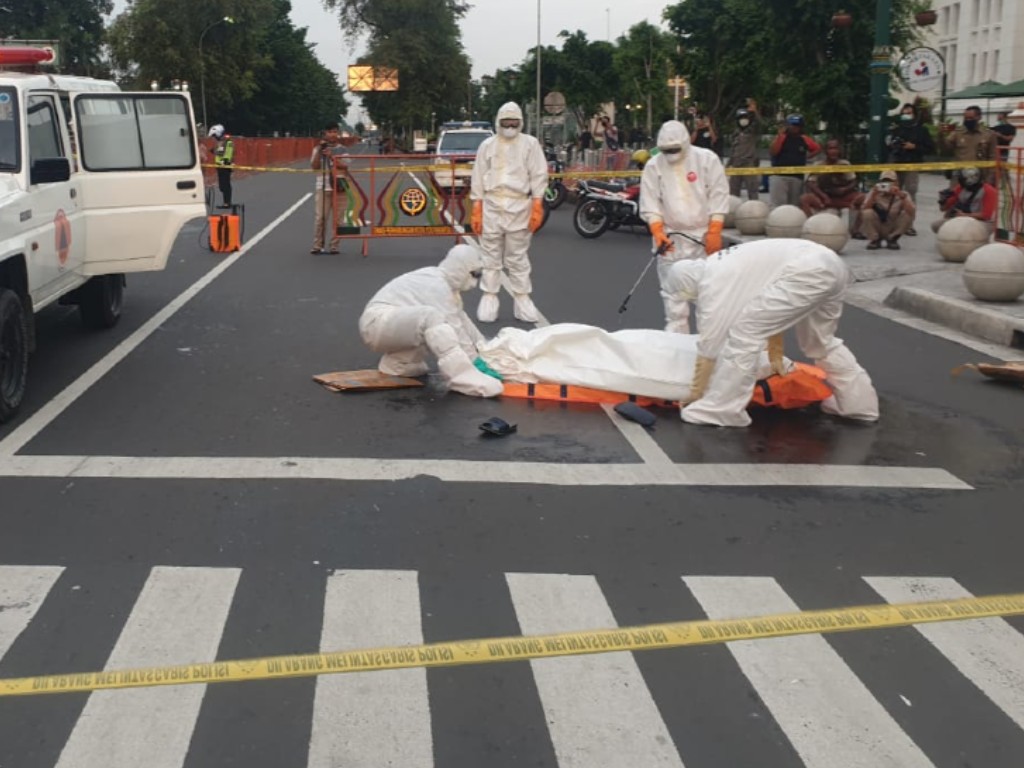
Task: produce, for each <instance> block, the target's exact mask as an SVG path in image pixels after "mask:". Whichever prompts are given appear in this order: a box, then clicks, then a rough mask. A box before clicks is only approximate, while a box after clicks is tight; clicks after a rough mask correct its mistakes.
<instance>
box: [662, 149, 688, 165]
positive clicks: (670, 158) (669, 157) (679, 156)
mask: <svg viewBox="0 0 1024 768" xmlns="http://www.w3.org/2000/svg"><path fill="white" fill-rule="evenodd" d="M664 154H665V159H666V160H668V161H669V162H670V163H672V164H673V165H675V164H676V163H679V162H682V160H683V157H684V156H685V155H684V153H682V152H676V153H675V154H674V155H670V154H668V153H664Z"/></svg>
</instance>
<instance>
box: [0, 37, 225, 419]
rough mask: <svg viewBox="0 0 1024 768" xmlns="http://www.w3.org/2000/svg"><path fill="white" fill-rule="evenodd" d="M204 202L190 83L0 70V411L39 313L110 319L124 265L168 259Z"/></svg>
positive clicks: (23, 366) (14, 396) (128, 268)
mask: <svg viewBox="0 0 1024 768" xmlns="http://www.w3.org/2000/svg"><path fill="white" fill-rule="evenodd" d="M26 50H27V49H26ZM13 55H14V54H13V53H12V52H11V51H10V50H9V51H8V52H6V54H5V63H9V62H10V61H11V58H12V56H13ZM205 213H206V209H205V205H204V200H203V178H202V172H201V169H200V161H199V150H198V143H197V137H196V134H195V120H194V117H193V113H192V104H191V102H190V100H189V97H188V94H187V93H181V92H167V93H162V92H157V93H154V92H149V91H147V92H141V93H127V92H121V91H120V90H119V89H118V86H117V85H116V84H115V83H113V82H109V81H103V80H94V79H91V78H78V77H68V76H61V75H50V74H39V73H23V72H6V71H3V72H0V422H3V421H6V420H7V419H10V418H11V417H12V416H13V415H14V414H15V412H16V411H17V410H18V406H19V405H20V404H21V401H22V398H23V396H24V393H25V389H26V382H27V376H28V356H29V353H30V352H31V351H32V350H33V349H34V348H35V313H36V312H38V311H39V310H40V309H42V308H44V307H46V306H48V305H50V304H53V303H55V302H60V303H63V304H77V305H78V308H79V312H80V314H81V317H82V320H83V322H84V323H85V324H86V325H87V326H90V327H96V328H105V327H111V326H113V325H114V324H116V323H117V321H118V319H119V318H120V315H121V301H122V294H123V290H124V285H125V275H126V274H127V273H129V272H143V271H152V270H161V269H163V268H164V267H165V266H166V265H167V257H168V255H169V254H170V251H171V247H172V246H173V244H174V240H175V238H176V237H177V235H178V233H179V231H180V230H181V228H182V226H183V225H184V224H185V222H187V221H189V220H190V219H193V218H195V217H197V216H203V215H205Z"/></svg>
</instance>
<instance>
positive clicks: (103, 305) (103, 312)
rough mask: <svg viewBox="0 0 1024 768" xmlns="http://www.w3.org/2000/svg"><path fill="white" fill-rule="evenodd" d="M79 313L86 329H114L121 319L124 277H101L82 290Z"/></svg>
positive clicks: (91, 281)
mask: <svg viewBox="0 0 1024 768" xmlns="http://www.w3.org/2000/svg"><path fill="white" fill-rule="evenodd" d="M79 290H80V291H81V294H80V298H79V302H78V313H79V315H81V317H82V323H83V324H84V325H85V327H86V328H113V327H114V326H115V325H117V321H118V320H120V319H121V305H122V304H123V303H124V275H100V276H99V277H94V278H93V279H92V280H90V281H89V282H88V283H86V284H85V285H83V286H82V287H81V288H80V289H79Z"/></svg>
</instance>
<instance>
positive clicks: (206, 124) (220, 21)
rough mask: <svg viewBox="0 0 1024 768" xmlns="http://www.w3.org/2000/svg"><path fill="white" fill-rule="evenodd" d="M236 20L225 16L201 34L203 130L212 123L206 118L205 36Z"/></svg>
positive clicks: (200, 74)
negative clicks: (214, 29)
mask: <svg viewBox="0 0 1024 768" xmlns="http://www.w3.org/2000/svg"><path fill="white" fill-rule="evenodd" d="M234 23H235V20H234V19H233V18H231V17H230V16H223V17H221V18H219V19H217V20H216V21H214V22H212V23H210V24H207V25H206V29H204V30H203V31H202V33H201V34H200V35H199V92H200V94H201V96H202V101H203V130H207V129H208V128H209V126H210V124H209V123H208V122H207V120H206V61H205V60H204V59H203V38H204V37H206V33H207V32H209V31H210V30H211V29H213V28H214V27H216V26H217V25H218V24H234Z"/></svg>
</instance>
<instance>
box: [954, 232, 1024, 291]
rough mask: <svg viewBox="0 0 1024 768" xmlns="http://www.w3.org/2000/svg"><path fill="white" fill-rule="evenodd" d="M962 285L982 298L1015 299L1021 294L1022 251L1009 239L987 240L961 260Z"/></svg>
mask: <svg viewBox="0 0 1024 768" xmlns="http://www.w3.org/2000/svg"><path fill="white" fill-rule="evenodd" d="M964 285H966V286H967V290H968V291H970V292H971V293H972V294H974V297H975V298H978V299H981V300H982V301H1016V300H1017V299H1018V298H1020V296H1021V294H1024V251H1022V250H1021V249H1020V248H1017V247H1016V246H1013V245H1010V244H1009V243H989V244H987V245H983V246H981V248H978V249H977V250H975V251H973V252H972V253H971V255H970V256H968V257H967V261H966V262H965V263H964Z"/></svg>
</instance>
